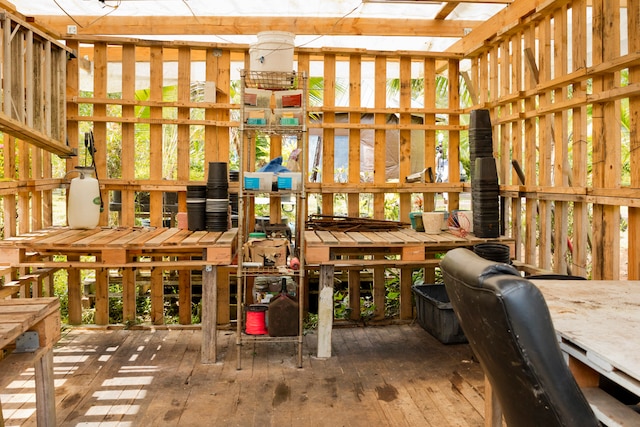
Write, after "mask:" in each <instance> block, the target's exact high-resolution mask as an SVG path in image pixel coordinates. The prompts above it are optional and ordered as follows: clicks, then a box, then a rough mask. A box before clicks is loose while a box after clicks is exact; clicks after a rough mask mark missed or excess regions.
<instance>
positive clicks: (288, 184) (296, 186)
mask: <svg viewBox="0 0 640 427" xmlns="http://www.w3.org/2000/svg"><path fill="white" fill-rule="evenodd" d="M301 184H302V173H300V172H280V173H279V174H278V190H293V191H299V190H301V189H302V185H301Z"/></svg>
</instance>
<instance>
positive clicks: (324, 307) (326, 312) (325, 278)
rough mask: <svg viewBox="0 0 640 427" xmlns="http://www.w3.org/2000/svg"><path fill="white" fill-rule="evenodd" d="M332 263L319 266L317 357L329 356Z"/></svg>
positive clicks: (331, 321)
mask: <svg viewBox="0 0 640 427" xmlns="http://www.w3.org/2000/svg"><path fill="white" fill-rule="evenodd" d="M333 273H334V267H333V265H321V266H320V283H319V287H320V297H319V298H318V357H331V329H332V328H333Z"/></svg>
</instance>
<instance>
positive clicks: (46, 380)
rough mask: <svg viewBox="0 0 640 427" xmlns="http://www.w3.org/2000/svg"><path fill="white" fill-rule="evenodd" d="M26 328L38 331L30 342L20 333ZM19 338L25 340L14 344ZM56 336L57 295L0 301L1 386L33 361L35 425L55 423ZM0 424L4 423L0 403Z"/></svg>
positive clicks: (58, 315)
mask: <svg viewBox="0 0 640 427" xmlns="http://www.w3.org/2000/svg"><path fill="white" fill-rule="evenodd" d="M28 331H30V332H34V333H36V334H37V335H34V338H33V339H32V341H33V342H32V343H29V340H28V339H26V338H24V339H23V337H25V335H23V334H24V333H25V332H28ZM21 339H22V342H26V343H28V344H26V345H20V344H17V341H18V340H21ZM59 339H60V301H59V300H58V299H57V298H20V299H10V300H2V301H0V362H1V364H2V366H1V367H0V388H4V387H5V385H6V384H5V380H4V377H5V376H6V375H12V374H15V372H17V371H19V369H20V368H22V367H23V365H27V364H33V366H34V368H35V382H36V384H35V389H36V417H37V423H38V426H45V427H46V426H55V425H56V402H55V390H54V381H53V345H54V344H55V343H56V342H58V340H59ZM36 340H37V341H36ZM3 351H7V352H8V353H9V354H8V357H6V358H5V357H4V356H3V354H2V353H3ZM0 425H4V421H3V416H2V408H1V406H0Z"/></svg>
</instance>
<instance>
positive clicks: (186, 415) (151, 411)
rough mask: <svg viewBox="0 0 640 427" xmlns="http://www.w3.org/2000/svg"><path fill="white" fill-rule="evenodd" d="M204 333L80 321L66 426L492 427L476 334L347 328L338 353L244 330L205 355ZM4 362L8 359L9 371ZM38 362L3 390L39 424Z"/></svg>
mask: <svg viewBox="0 0 640 427" xmlns="http://www.w3.org/2000/svg"><path fill="white" fill-rule="evenodd" d="M200 338H201V332H200V331H199V330H197V329H180V330H166V329H162V330H111V331H105V330H91V329H72V330H70V331H68V332H67V333H65V334H64V335H63V337H62V339H61V341H60V343H59V344H58V346H57V347H56V348H55V352H54V355H55V356H54V371H55V383H56V409H57V424H58V425H59V426H190V427H191V426H302V425H306V426H331V427H335V426H371V425H375V426H438V427H442V426H481V425H483V422H484V417H483V412H484V406H483V405H484V400H483V397H484V383H483V376H482V372H481V370H480V367H479V365H478V364H477V363H476V362H473V361H472V357H471V350H470V349H469V347H468V345H466V344H457V345H446V346H445V345H443V344H440V343H439V342H438V341H437V340H436V339H434V338H433V337H432V336H431V335H429V334H428V333H427V332H425V331H424V330H423V329H422V328H421V327H420V326H418V325H417V324H413V325H389V326H381V327H373V326H369V327H365V328H362V327H357V328H335V329H334V331H333V349H332V351H333V357H332V358H330V359H325V360H321V359H317V358H315V357H314V354H315V351H316V342H317V337H316V335H315V334H309V335H307V336H306V337H305V347H304V353H305V355H304V362H303V364H304V367H303V368H302V369H299V368H297V367H296V349H295V346H294V344H291V343H270V344H265V343H258V344H255V345H253V344H246V345H245V346H244V347H243V350H242V352H243V360H242V362H243V363H242V367H243V369H242V370H237V369H236V351H235V339H234V333H233V332H232V331H219V349H220V354H219V358H218V360H219V362H218V363H216V364H213V365H202V364H200ZM2 368H3V367H2V365H1V363H0V369H2ZM33 384H34V381H33V370H32V369H30V370H29V369H27V370H25V371H23V372H16V373H15V374H14V375H13V378H12V380H11V381H10V382H9V383H8V384H5V385H6V386H7V387H6V388H4V389H0V399H1V401H2V409H3V413H4V416H5V424H6V426H7V427H8V426H35V415H34V413H35V394H34V390H33Z"/></svg>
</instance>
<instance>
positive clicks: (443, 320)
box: [411, 285, 467, 344]
mask: <svg viewBox="0 0 640 427" xmlns="http://www.w3.org/2000/svg"><path fill="white" fill-rule="evenodd" d="M411 289H412V290H413V293H414V295H415V297H416V310H417V312H418V323H419V324H420V326H422V328H423V329H424V330H425V331H427V332H429V333H430V334H431V335H433V336H434V337H436V338H437V339H438V341H440V342H441V343H443V344H455V343H465V342H467V337H465V335H464V332H463V331H462V328H461V327H460V323H459V322H458V318H457V317H456V314H455V313H454V312H453V308H452V307H451V302H449V296H448V295H447V290H446V288H445V287H444V285H413V286H412V287H411Z"/></svg>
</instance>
